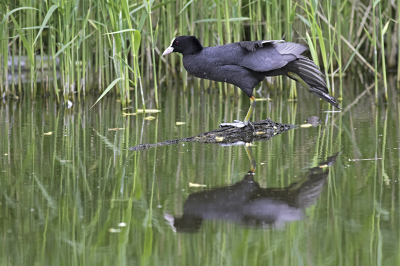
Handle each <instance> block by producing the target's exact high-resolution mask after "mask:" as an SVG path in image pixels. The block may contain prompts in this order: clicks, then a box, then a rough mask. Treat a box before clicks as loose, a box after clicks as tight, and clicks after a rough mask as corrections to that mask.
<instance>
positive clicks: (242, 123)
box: [219, 120, 256, 131]
mask: <svg viewBox="0 0 400 266" xmlns="http://www.w3.org/2000/svg"><path fill="white" fill-rule="evenodd" d="M245 126H249V127H250V128H251V130H253V131H256V128H255V127H254V125H253V124H252V123H250V122H247V124H246V123H244V122H242V121H239V120H233V123H222V124H220V125H219V127H238V128H242V127H245Z"/></svg>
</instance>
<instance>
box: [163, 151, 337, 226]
mask: <svg viewBox="0 0 400 266" xmlns="http://www.w3.org/2000/svg"><path fill="white" fill-rule="evenodd" d="M248 154H250V155H251V152H250V153H248ZM337 155H338V154H336V155H334V156H331V157H329V158H328V159H327V160H326V161H325V162H322V163H320V164H319V166H317V167H314V168H311V169H309V170H308V177H307V179H306V180H305V181H303V182H301V183H293V184H291V185H290V186H288V187H285V188H262V187H260V185H259V184H258V183H257V182H255V181H254V173H253V172H252V171H249V172H248V173H247V174H246V175H245V176H244V178H243V180H241V181H239V182H237V183H235V184H233V185H231V186H225V187H221V188H214V189H211V190H208V191H202V192H196V193H193V194H191V195H189V197H188V198H187V200H186V202H185V203H184V207H183V215H182V217H179V218H177V217H175V218H172V217H171V216H168V215H166V219H168V220H170V221H171V224H173V226H174V229H176V230H177V231H178V232H197V231H198V230H199V229H200V227H201V224H202V222H203V221H204V220H222V221H229V222H235V223H239V224H242V225H247V226H263V227H265V226H267V227H270V226H275V227H282V226H283V225H284V224H285V222H289V221H296V220H301V219H303V218H304V209H306V208H308V207H310V206H311V205H313V204H314V203H315V202H316V201H317V199H318V198H319V196H320V194H321V192H322V189H323V187H324V185H325V183H326V180H327V177H328V174H329V168H328V167H329V166H331V165H332V164H333V163H334V162H335V161H336V158H337ZM250 159H251V158H250ZM324 168H328V169H326V170H325V169H324Z"/></svg>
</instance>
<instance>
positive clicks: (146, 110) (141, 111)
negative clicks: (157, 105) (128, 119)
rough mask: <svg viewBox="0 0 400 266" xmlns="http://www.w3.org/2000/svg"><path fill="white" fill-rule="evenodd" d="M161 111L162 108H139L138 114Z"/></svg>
mask: <svg viewBox="0 0 400 266" xmlns="http://www.w3.org/2000/svg"><path fill="white" fill-rule="evenodd" d="M159 112H161V110H157V109H145V110H143V109H139V110H137V114H143V113H146V114H154V113H159Z"/></svg>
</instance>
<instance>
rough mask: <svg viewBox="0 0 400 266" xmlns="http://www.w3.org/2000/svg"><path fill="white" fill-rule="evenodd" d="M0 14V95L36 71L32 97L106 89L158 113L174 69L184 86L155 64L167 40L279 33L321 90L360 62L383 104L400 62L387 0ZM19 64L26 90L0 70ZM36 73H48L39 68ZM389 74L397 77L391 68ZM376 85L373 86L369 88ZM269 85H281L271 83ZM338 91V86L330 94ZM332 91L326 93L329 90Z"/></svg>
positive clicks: (69, 4)
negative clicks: (320, 81) (311, 65)
mask: <svg viewBox="0 0 400 266" xmlns="http://www.w3.org/2000/svg"><path fill="white" fill-rule="evenodd" d="M0 9H1V10H4V11H3V12H2V13H1V23H0V31H1V32H2V38H1V47H0V49H1V51H2V53H1V59H2V60H3V61H2V64H1V66H2V69H1V73H0V79H1V84H0V93H1V96H3V95H4V96H9V97H13V96H18V95H21V94H23V93H28V92H29V93H30V95H31V97H32V98H33V97H35V95H36V93H37V92H36V90H37V87H38V85H37V83H36V77H37V75H38V73H39V71H38V70H39V69H40V72H41V73H44V75H45V77H42V79H41V80H42V86H41V89H40V93H41V94H43V93H44V92H46V91H50V92H53V93H54V94H55V95H56V96H57V99H59V101H61V102H64V103H66V102H68V100H70V101H78V100H80V98H81V97H82V96H83V97H84V95H85V94H86V93H88V92H89V91H94V92H96V93H101V94H102V96H104V95H105V94H107V93H110V92H113V93H116V94H117V95H119V99H120V101H121V102H122V106H127V105H131V106H133V107H135V108H136V109H142V108H145V103H146V102H148V103H149V104H151V103H152V102H155V105H156V107H157V108H158V107H159V106H158V105H159V99H158V86H160V85H162V84H163V82H165V81H167V80H169V79H170V77H171V76H173V77H176V72H175V71H176V70H178V71H180V72H181V73H182V74H181V75H182V78H183V79H184V80H185V82H184V83H183V87H184V88H185V87H186V84H187V82H186V80H187V79H188V76H187V74H186V72H185V71H182V70H183V66H182V63H181V60H180V58H179V56H169V57H168V58H165V59H162V58H160V55H161V53H162V51H163V49H165V48H166V47H167V46H168V45H169V43H170V41H171V39H172V38H173V37H174V36H176V35H188V34H190V35H196V36H198V37H199V38H200V40H201V41H202V43H203V45H205V46H213V45H219V44H224V43H229V42H235V41H241V40H256V39H281V38H282V37H284V38H285V39H286V41H295V42H302V43H307V44H308V45H309V47H310V51H311V55H312V57H313V59H314V60H315V61H316V62H317V63H318V64H319V65H320V67H321V68H323V71H324V72H325V74H326V79H327V82H328V84H330V86H333V84H334V82H333V81H334V79H335V78H336V77H339V78H341V77H342V76H343V75H347V74H348V73H350V72H354V71H357V69H358V68H359V66H361V67H362V68H363V70H362V71H369V72H372V73H373V74H374V76H375V82H376V83H375V84H376V85H375V87H376V93H375V95H376V97H377V98H378V96H379V94H380V93H384V95H385V97H386V99H387V97H388V96H387V94H388V92H387V82H386V76H387V74H386V72H387V71H386V69H387V68H393V69H394V68H395V67H396V64H397V65H398V62H400V59H398V60H397V61H396V60H395V58H396V53H397V49H398V48H397V47H398V44H399V40H400V39H399V35H400V34H399V30H397V29H398V28H399V27H398V20H397V19H398V18H396V17H395V16H396V14H397V16H398V13H399V11H398V5H397V6H393V5H392V2H391V1H389V0H380V1H336V2H334V1H328V0H327V1H323V2H318V1H315V0H311V1H308V0H302V1H298V2H292V1H290V0H286V1H276V0H271V1H238V0H232V1H228V0H225V1H212V0H201V1H193V0H185V1H171V0H170V1H168V0H159V1H154V0H149V1H147V0H145V1H144V2H137V1H128V0H111V1H106V2H104V1H99V0H86V1H65V0H61V1H59V2H58V4H55V5H51V4H50V3H49V2H48V1H45V2H41V1H34V2H28V1H16V2H15V4H14V5H8V4H7V3H6V2H1V3H0ZM344 21H346V22H347V21H349V23H343V22H344ZM390 21H392V22H390ZM15 47H18V49H15ZM38 53H40V55H39V56H35V55H37V54H38ZM25 56H27V58H26V57H25ZM398 58H400V56H399V57H398ZM354 59H356V60H354ZM57 60H59V63H58V61H57ZM21 61H22V63H21ZM356 61H358V63H356ZM177 65H178V66H179V68H176V66H177ZM21 67H22V70H24V69H26V70H27V71H29V82H28V81H25V80H23V81H22V82H28V83H29V84H30V86H29V91H28V90H27V89H26V86H24V89H22V88H21V85H20V83H18V86H17V89H15V87H16V85H17V83H15V82H14V80H12V81H11V82H9V79H8V76H9V75H10V73H12V74H14V70H16V69H20V68H21ZM46 68H48V69H49V70H50V71H47V72H45V71H44V69H46ZM58 73H59V74H58ZM397 74H398V76H400V75H399V74H400V67H398V66H397ZM58 75H61V78H60V79H58ZM158 77H159V78H158ZM143 78H144V80H145V82H142V81H143ZM381 79H382V80H383V83H384V86H383V87H382V88H380V87H379V84H378V83H379V81H380V80H381ZM10 80H11V79H10ZM50 80H52V81H53V82H49V81H50ZM115 80H118V81H117V82H116V83H114V86H113V87H110V86H109V85H110V84H112V83H113V81H115ZM44 81H46V82H44ZM204 82H205V85H206V86H208V84H212V83H210V82H209V81H204ZM275 84H277V87H279V88H282V83H281V79H278V80H277V82H276V83H275ZM10 86H11V89H10ZM342 86H343V85H342V84H341V83H340V92H339V93H340V96H341V94H342ZM222 88H223V86H222V85H220V90H221V92H222V91H224V92H225V93H230V92H231V91H232V90H226V88H227V87H226V86H225V87H224V88H225V90H222ZM292 88H293V90H292V91H291V95H292V97H293V98H295V97H296V90H295V87H294V86H292ZM132 90H133V91H134V93H133V94H132V93H131V91H132ZM59 92H61V94H59ZM332 92H333V93H336V92H335V91H334V88H333V87H332ZM146 93H148V94H146ZM59 95H62V99H61V98H59ZM145 97H146V98H145ZM149 97H150V98H149ZM76 98H77V99H76ZM100 98H101V97H100ZM131 101H132V104H131Z"/></svg>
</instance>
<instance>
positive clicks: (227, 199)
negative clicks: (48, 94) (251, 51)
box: [0, 82, 400, 265]
mask: <svg viewBox="0 0 400 266" xmlns="http://www.w3.org/2000/svg"><path fill="white" fill-rule="evenodd" d="M346 84H347V85H345V92H344V97H343V102H342V106H343V107H344V110H342V112H340V113H337V112H334V113H332V112H331V113H329V112H325V111H327V110H331V109H330V107H328V105H327V104H326V103H324V104H322V102H320V101H319V100H318V99H316V97H314V96H313V95H311V94H309V93H307V92H305V91H303V90H301V91H300V90H299V92H298V95H299V99H298V101H297V102H293V101H288V99H287V96H288V93H285V92H271V93H270V94H268V93H267V92H266V91H263V94H262V95H257V97H263V98H267V97H270V98H271V99H272V100H271V101H263V102H259V104H258V106H257V109H256V114H255V116H254V119H255V120H261V119H266V118H271V119H272V120H274V121H276V122H280V123H290V124H297V125H298V124H302V123H304V121H305V120H306V119H307V118H308V117H310V116H314V115H315V116H318V117H320V118H321V119H322V121H323V125H322V126H319V127H309V128H300V127H299V128H296V129H292V130H289V131H287V132H285V133H282V134H279V135H277V136H275V137H273V138H271V139H270V140H268V141H257V142H253V143H252V146H251V147H250V149H251V152H252V154H253V156H254V160H255V162H256V164H257V168H256V170H255V174H254V175H249V174H248V171H249V170H250V169H251V167H252V164H251V161H250V160H249V158H248V155H247V153H246V148H245V146H243V145H235V146H220V145H218V144H204V143H178V144H176V145H168V146H163V147H157V148H151V149H148V150H144V151H138V152H135V151H131V150H129V147H132V146H135V145H138V144H144V143H156V142H161V141H165V140H173V139H180V138H185V137H190V136H195V135H198V134H200V133H204V132H207V131H210V130H213V129H217V128H218V125H219V123H221V122H230V121H232V120H233V119H238V118H239V119H240V118H243V117H244V115H245V113H246V111H247V109H248V107H249V101H248V98H247V97H246V96H245V95H239V96H238V95H232V96H231V97H224V96H222V95H221V94H219V93H218V89H210V90H198V89H197V88H196V84H189V86H188V88H187V90H186V91H183V89H182V88H181V87H180V84H179V83H177V84H172V85H164V86H163V87H161V89H160V90H161V96H162V97H161V98H162V99H163V100H162V101H161V107H160V109H161V110H162V112H161V113H158V114H146V115H143V114H138V115H136V116H124V114H123V113H130V112H133V111H132V110H129V109H128V110H122V108H121V106H120V104H119V103H118V101H117V100H116V98H114V97H107V98H104V99H103V100H102V101H101V102H100V103H98V104H97V105H95V107H93V108H92V109H90V107H91V106H92V104H93V103H94V101H95V100H96V97H93V96H87V98H86V99H85V101H83V102H81V103H79V102H75V103H74V105H73V106H72V107H71V108H70V109H67V108H66V107H65V106H63V105H57V104H56V103H55V101H54V100H53V99H51V98H42V97H38V98H36V99H34V101H31V100H29V98H28V97H25V99H21V100H20V101H11V100H10V101H4V102H2V103H0V121H1V122H0V132H1V138H0V161H1V172H0V184H1V186H0V188H1V201H0V204H1V205H0V215H1V218H0V232H1V233H0V234H1V240H0V243H1V249H0V254H1V255H0V258H1V263H2V264H4V265H139V264H140V265H380V264H382V265H398V264H400V257H399V256H400V255H399V254H400V252H399V249H400V246H399V239H400V220H399V212H398V207H399V199H400V198H399V185H398V183H399V173H400V171H399V167H400V164H399V146H400V145H399V111H400V109H399V105H398V102H397V98H398V97H397V94H396V92H395V90H394V89H392V90H391V92H393V91H394V94H392V97H391V98H390V101H389V103H383V102H378V103H377V104H375V102H374V95H373V91H372V90H371V91H369V92H367V93H364V94H362V95H361V96H360V94H361V92H362V91H363V90H364V87H363V86H364V85H362V84H360V83H359V82H348V83H346ZM357 96H360V97H359V98H358V99H357ZM149 97H150V96H149ZM151 102H152V100H151V98H150V100H149V101H148V106H147V107H148V108H155V106H153V105H152V103H151ZM150 115H151V116H154V117H155V119H153V120H145V119H144V118H145V117H147V116H150ZM176 122H185V124H184V125H176ZM118 129H119V130H118ZM185 204H186V205H185Z"/></svg>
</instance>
